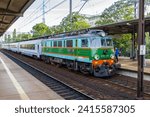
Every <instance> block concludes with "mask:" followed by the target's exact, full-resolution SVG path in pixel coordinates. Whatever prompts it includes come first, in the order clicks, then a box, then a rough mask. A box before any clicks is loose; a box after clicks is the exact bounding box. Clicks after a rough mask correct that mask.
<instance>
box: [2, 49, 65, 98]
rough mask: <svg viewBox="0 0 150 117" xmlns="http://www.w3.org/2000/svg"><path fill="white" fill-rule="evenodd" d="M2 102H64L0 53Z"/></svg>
mask: <svg viewBox="0 0 150 117" xmlns="http://www.w3.org/2000/svg"><path fill="white" fill-rule="evenodd" d="M0 100H63V98H62V97H61V96H59V95H58V94H57V93H55V92H54V91H53V90H51V89H50V88H48V87H47V86H46V85H44V84H43V83H42V82H40V81H39V80H37V79H36V78H35V77H34V76H32V75H31V74H29V73H28V72H27V71H25V70H24V69H23V68H21V67H20V66H18V65H17V64H16V63H14V62H13V61H11V60H10V59H9V58H7V57H6V56H5V55H4V54H2V53H1V52H0Z"/></svg>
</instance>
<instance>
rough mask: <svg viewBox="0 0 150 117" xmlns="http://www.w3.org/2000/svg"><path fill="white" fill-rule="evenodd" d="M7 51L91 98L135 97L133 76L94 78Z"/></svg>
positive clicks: (149, 96)
mask: <svg viewBox="0 0 150 117" xmlns="http://www.w3.org/2000/svg"><path fill="white" fill-rule="evenodd" d="M5 52H7V51H5ZM8 53H9V54H12V55H13V56H16V57H17V58H20V59H21V60H23V61H25V62H27V63H28V64H30V65H32V66H34V67H35V69H40V71H42V72H45V73H46V74H48V75H49V74H50V75H51V76H53V77H55V78H57V79H58V81H60V82H64V84H67V85H68V86H69V87H70V86H71V87H73V88H74V89H75V90H79V92H81V93H83V94H85V95H86V96H88V97H90V98H91V99H129V100H130V99H136V88H135V87H136V86H135V85H136V83H135V82H136V80H135V79H134V78H131V77H126V76H123V75H116V76H113V77H112V78H107V79H101V78H95V77H93V76H89V75H83V74H81V73H80V72H75V73H74V71H72V72H70V70H68V69H66V68H58V67H56V66H53V65H49V64H45V63H44V62H43V61H40V60H34V59H32V58H30V57H26V56H21V55H18V54H16V53H12V52H7V54H8ZM41 79H43V78H41ZM130 79H131V80H130ZM132 80H133V82H132ZM146 84H147V87H149V86H148V85H150V83H149V82H148V83H146ZM54 86H55V85H54ZM55 87H56V92H57V90H58V93H59V92H61V91H59V89H60V88H59V84H58V86H55ZM52 89H53V88H52ZM147 90H148V89H147ZM54 91H55V90H54ZM149 91H150V90H149ZM62 92H63V91H62ZM69 92H70V91H69ZM63 94H64V95H65V93H63ZM67 95H68V94H67ZM144 96H145V99H150V95H149V93H148V92H146V93H145V94H144ZM68 97H70V96H68ZM77 97H78V96H77ZM78 98H79V97H78ZM78 98H77V99H78ZM66 99H68V98H66ZM74 99H75V98H74ZM79 99H80V98H79Z"/></svg>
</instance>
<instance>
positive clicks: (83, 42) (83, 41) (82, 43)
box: [81, 39, 88, 47]
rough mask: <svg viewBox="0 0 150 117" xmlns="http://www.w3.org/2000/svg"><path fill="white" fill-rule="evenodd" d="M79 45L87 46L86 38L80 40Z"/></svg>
mask: <svg viewBox="0 0 150 117" xmlns="http://www.w3.org/2000/svg"><path fill="white" fill-rule="evenodd" d="M81 47H88V39H82V40H81Z"/></svg>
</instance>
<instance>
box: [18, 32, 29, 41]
mask: <svg viewBox="0 0 150 117" xmlns="http://www.w3.org/2000/svg"><path fill="white" fill-rule="evenodd" d="M31 38H32V36H31V34H30V33H22V34H18V35H17V38H16V41H22V40H28V39H31Z"/></svg>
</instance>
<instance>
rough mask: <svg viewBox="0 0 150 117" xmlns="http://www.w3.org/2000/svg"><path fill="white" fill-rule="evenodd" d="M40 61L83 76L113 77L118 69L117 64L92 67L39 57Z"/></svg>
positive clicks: (88, 64)
mask: <svg viewBox="0 0 150 117" xmlns="http://www.w3.org/2000/svg"><path fill="white" fill-rule="evenodd" d="M41 59H42V60H44V61H45V62H46V63H50V64H55V65H57V66H66V67H67V68H68V69H71V70H75V71H80V72H82V73H83V74H92V75H94V76H95V77H110V76H113V75H114V74H115V73H116V71H117V69H118V68H119V67H120V64H119V63H115V64H112V65H109V64H106V63H103V64H102V65H98V66H96V67H94V66H93V65H92V64H91V63H84V62H78V61H72V60H67V59H61V58H55V57H47V56H41Z"/></svg>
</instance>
